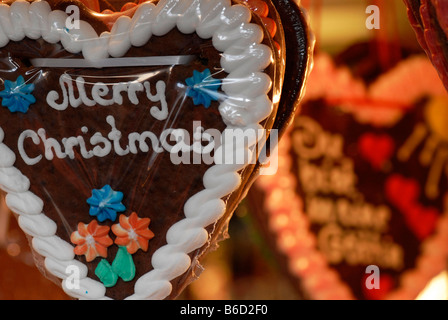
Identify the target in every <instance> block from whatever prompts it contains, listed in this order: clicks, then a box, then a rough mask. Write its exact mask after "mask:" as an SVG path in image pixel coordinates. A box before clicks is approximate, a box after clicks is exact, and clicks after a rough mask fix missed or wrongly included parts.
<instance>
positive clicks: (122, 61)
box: [30, 55, 196, 68]
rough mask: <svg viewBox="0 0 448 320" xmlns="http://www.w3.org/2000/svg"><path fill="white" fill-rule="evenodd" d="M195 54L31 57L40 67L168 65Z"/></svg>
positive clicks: (179, 62) (176, 63)
mask: <svg viewBox="0 0 448 320" xmlns="http://www.w3.org/2000/svg"><path fill="white" fill-rule="evenodd" d="M195 57H196V56H194V55H179V56H156V57H126V58H107V59H100V60H97V61H95V62H93V61H89V60H86V59H58V58H55V59H47V58H36V59H31V60H30V61H31V63H32V64H33V66H35V67H39V68H112V67H140V66H166V65H170V66H171V65H181V64H188V63H190V62H191V61H193V60H194V59H195Z"/></svg>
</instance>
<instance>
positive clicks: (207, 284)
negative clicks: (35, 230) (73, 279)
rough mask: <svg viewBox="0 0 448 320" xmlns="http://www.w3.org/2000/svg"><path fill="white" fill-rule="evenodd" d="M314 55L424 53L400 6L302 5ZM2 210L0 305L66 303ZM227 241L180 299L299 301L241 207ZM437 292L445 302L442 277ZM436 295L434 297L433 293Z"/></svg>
mask: <svg viewBox="0 0 448 320" xmlns="http://www.w3.org/2000/svg"><path fill="white" fill-rule="evenodd" d="M370 4H381V9H382V11H381V26H382V27H381V29H380V30H368V29H367V28H366V26H365V22H366V18H367V16H368V15H367V14H366V12H365V11H366V7H367V6H368V5H370ZM302 6H303V7H304V8H305V9H306V12H307V14H308V17H309V19H310V23H311V26H312V30H313V32H314V34H315V36H316V40H317V42H316V50H317V51H320V52H327V53H329V54H330V55H332V56H336V55H338V54H340V53H341V52H343V51H344V50H346V49H347V48H348V47H350V46H352V45H353V44H357V43H365V42H372V41H378V40H381V39H382V40H384V39H387V40H388V41H392V42H393V43H395V44H397V46H401V47H406V48H408V49H409V50H410V51H413V52H422V53H423V51H422V50H421V48H420V47H419V45H418V43H417V40H416V36H415V33H414V31H413V30H412V28H411V26H410V24H409V21H408V19H407V16H406V8H405V5H404V4H403V1H402V0H382V1H366V0H303V1H302ZM1 206H2V207H1V208H0V299H3V300H4V299H60V300H64V299H69V298H68V297H67V296H66V295H65V294H64V292H63V291H62V290H61V289H60V288H59V287H58V286H56V285H55V284H53V283H52V282H50V281H49V280H47V279H46V278H45V277H44V276H42V275H41V273H40V272H39V271H38V270H37V268H36V267H35V266H34V262H33V257H32V254H31V252H30V249H29V245H28V241H27V239H26V237H25V236H24V234H23V232H22V231H21V230H20V228H19V227H18V226H17V222H16V220H15V218H14V217H13V216H12V215H11V214H10V213H9V212H8V210H7V209H6V208H5V206H4V204H3V203H1ZM228 233H229V238H228V239H227V240H225V241H223V242H221V243H220V244H219V249H218V250H217V251H215V252H212V253H210V254H209V255H208V256H207V257H206V259H205V260H204V261H203V265H204V266H205V270H204V271H203V272H202V274H201V276H200V278H199V279H198V280H196V281H194V282H193V283H192V284H191V285H190V286H189V287H188V288H187V289H186V290H185V291H184V293H183V294H182V295H181V296H180V297H179V299H202V300H206V299H241V300H244V299H269V300H276V299H284V300H294V299H301V298H302V297H301V294H300V293H299V292H298V291H297V290H296V288H295V285H293V283H292V281H291V279H290V278H289V277H288V276H287V275H285V273H284V272H282V268H281V267H280V263H281V261H279V260H278V259H277V257H276V254H275V253H274V252H273V251H272V250H271V247H269V246H268V245H267V243H266V240H265V239H264V236H263V234H262V233H261V232H260V230H259V228H258V226H257V224H256V223H255V222H254V216H253V212H251V210H250V207H249V206H248V205H247V202H246V201H244V202H243V203H242V204H241V205H240V207H239V208H238V210H237V211H236V212H235V215H234V217H233V218H232V220H231V222H230V225H229V231H228ZM441 277H442V281H441V282H438V284H437V286H436V289H435V290H436V291H434V290H433V291H431V292H429V291H428V293H425V294H428V296H424V297H430V298H434V299H439V298H440V299H444V298H446V277H444V276H443V275H442V276H441ZM434 292H435V293H434Z"/></svg>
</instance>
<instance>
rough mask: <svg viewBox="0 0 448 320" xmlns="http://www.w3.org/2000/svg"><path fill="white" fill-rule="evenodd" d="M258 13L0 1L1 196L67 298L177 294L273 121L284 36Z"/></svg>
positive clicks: (199, 6)
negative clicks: (236, 144) (241, 153)
mask: <svg viewBox="0 0 448 320" xmlns="http://www.w3.org/2000/svg"><path fill="white" fill-rule="evenodd" d="M99 5H102V3H101V2H100V3H99ZM269 8H270V10H268V12H265V14H264V13H263V15H264V17H263V16H259V15H256V14H253V13H251V11H250V10H249V9H248V8H247V6H245V5H244V3H239V2H236V1H225V0H222V1H221V0H219V1H206V0H200V1H178V0H177V1H176V0H164V1H159V2H157V1H155V2H145V3H142V4H140V5H132V6H130V9H129V10H123V11H122V12H120V13H116V12H115V13H114V12H105V13H98V12H94V11H92V10H91V9H89V8H87V7H85V6H84V5H83V4H81V3H78V2H67V1H63V2H57V3H56V2H54V3H52V2H50V3H48V2H45V1H36V2H26V1H14V2H12V3H6V2H5V3H2V4H1V5H0V100H1V107H0V188H1V189H2V190H3V191H5V192H6V203H7V205H8V207H9V208H10V209H11V210H12V211H13V212H14V213H15V215H16V217H17V218H18V222H19V225H20V227H21V228H22V229H23V230H24V232H25V233H26V234H27V235H28V237H29V239H30V244H31V247H32V249H33V251H34V252H35V254H36V261H37V266H38V267H39V268H40V269H41V271H42V272H43V273H44V274H45V275H46V276H47V277H49V278H51V279H54V280H55V281H56V282H57V283H59V284H61V286H62V288H63V289H64V291H65V292H66V293H67V294H68V295H70V296H72V297H74V298H82V299H103V298H113V299H124V298H134V299H165V298H167V297H168V298H175V297H176V296H177V294H179V292H180V290H181V289H182V288H183V287H184V286H185V284H187V283H188V281H190V280H191V277H190V273H192V274H194V273H195V272H190V273H189V272H188V270H199V269H198V267H197V262H198V261H197V260H198V258H199V257H201V256H202V254H203V253H204V252H206V251H207V248H208V247H213V246H214V242H216V240H218V239H219V237H220V235H221V234H222V233H223V232H225V229H226V225H227V222H228V219H229V218H230V216H231V214H232V211H233V210H234V209H235V207H236V205H237V204H238V203H239V201H241V198H242V196H243V195H244V192H245V188H246V187H247V179H248V177H249V176H250V173H251V171H252V170H253V168H254V162H253V159H254V157H251V154H254V155H256V154H257V150H258V149H257V148H256V146H257V145H258V146H261V145H262V144H263V139H259V137H258V136H257V137H256V138H253V137H252V138H250V137H251V136H250V135H249V134H248V133H249V132H250V131H252V132H258V130H261V131H264V132H269V129H270V128H271V127H272V123H273V121H274V119H275V117H276V110H277V107H278V101H279V95H280V92H281V86H282V79H283V73H284V51H283V50H282V47H283V45H284V44H283V43H284V38H283V33H282V27H281V23H280V21H279V20H278V18H277V17H276V14H275V9H274V7H273V6H272V4H270V6H269ZM266 15H269V17H272V18H269V17H267V16H266ZM262 18H263V19H266V18H269V19H271V20H272V22H274V25H275V26H277V28H276V29H275V30H272V29H271V30H268V29H267V28H266V24H265V23H263V19H262ZM276 19H277V20H276ZM232 130H233V131H232ZM226 132H231V133H232V134H233V135H231V138H232V139H228V140H225V139H223V136H224V133H226ZM245 136H248V137H249V138H247V137H245ZM233 139H235V141H239V139H240V140H241V139H243V140H244V139H246V140H247V139H248V142H247V144H244V145H243V149H242V150H240V151H244V154H245V155H246V157H244V159H243V160H242V161H240V158H238V157H237V158H236V159H235V158H233V160H235V161H230V162H229V160H228V159H229V157H226V156H225V154H226V152H235V150H234V149H233V148H235V147H233V146H232V143H234V142H232V141H233ZM230 140H232V141H230ZM244 141H245V140H244ZM232 150H233V151H232ZM255 158H256V157H255ZM223 159H224V160H223Z"/></svg>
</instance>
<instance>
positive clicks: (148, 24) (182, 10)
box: [0, 0, 272, 299]
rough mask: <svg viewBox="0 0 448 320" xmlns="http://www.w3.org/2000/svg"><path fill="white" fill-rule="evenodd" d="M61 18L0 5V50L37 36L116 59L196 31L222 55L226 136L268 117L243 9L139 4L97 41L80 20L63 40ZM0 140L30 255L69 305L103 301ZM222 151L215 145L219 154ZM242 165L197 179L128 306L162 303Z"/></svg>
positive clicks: (191, 1)
mask: <svg viewBox="0 0 448 320" xmlns="http://www.w3.org/2000/svg"><path fill="white" fill-rule="evenodd" d="M66 19H67V15H66V14H65V12H62V11H59V10H54V11H51V8H50V6H49V4H48V3H47V2H45V1H36V2H33V3H31V4H30V3H28V2H26V1H23V0H19V1H16V2H14V3H12V4H11V6H8V5H5V4H0V47H3V46H5V45H6V44H7V43H8V42H9V41H10V40H12V41H21V40H22V39H24V38H25V37H28V38H30V39H38V38H40V37H42V38H43V39H44V40H45V41H47V42H49V43H57V42H59V41H61V43H62V45H63V46H64V48H65V49H66V50H67V51H69V52H72V53H80V52H82V54H83V56H84V58H86V59H89V60H92V61H95V60H96V59H103V58H107V57H108V56H112V57H120V56H122V55H124V54H125V53H126V52H127V51H128V50H129V49H130V48H131V46H142V45H144V44H145V43H146V42H147V41H148V40H149V38H150V37H151V35H152V34H154V35H158V36H161V35H164V34H166V33H168V32H169V31H170V30H172V29H173V28H175V27H177V28H178V29H179V30H180V31H181V32H183V33H186V34H190V33H193V32H196V33H197V34H198V35H199V36H200V37H201V38H212V40H213V45H214V46H215V48H216V49H217V50H218V51H220V52H223V54H222V58H221V67H222V68H223V69H224V71H225V72H227V73H228V74H229V75H228V77H227V79H228V80H229V81H227V82H226V81H225V80H224V81H223V85H222V90H223V91H224V92H225V93H226V95H227V96H228V97H229V98H228V99H226V100H225V101H223V102H222V103H221V105H220V107H219V109H220V112H221V115H222V117H223V120H224V122H225V123H226V124H227V129H230V128H232V127H234V126H238V127H240V128H242V129H243V130H245V129H253V128H257V129H258V128H260V129H261V128H262V127H261V126H260V125H259V122H260V121H262V120H263V119H265V118H266V117H267V116H268V115H269V114H270V113H271V111H272V102H271V101H270V99H269V97H268V96H267V93H268V92H269V89H270V86H271V79H270V78H269V77H268V76H267V75H266V74H265V73H263V70H264V69H265V68H266V67H267V66H268V65H269V64H270V63H271V61H272V52H271V50H270V48H269V47H267V46H266V45H263V44H261V41H262V40H263V30H262V28H261V27H260V26H258V25H256V24H252V23H250V20H251V12H250V11H249V9H248V8H246V7H245V6H242V5H232V4H231V1H230V0H183V1H178V0H160V1H159V3H158V4H157V5H154V4H151V3H143V4H141V5H139V7H138V9H137V11H136V12H135V14H134V15H133V17H132V18H129V17H127V16H122V17H120V18H119V19H118V20H117V21H116V22H115V24H114V26H113V27H112V30H111V32H104V33H102V34H101V35H100V36H98V35H97V34H96V32H95V30H94V29H93V28H92V26H91V25H90V24H88V23H87V22H85V21H81V22H80V29H79V30H77V31H74V32H70V34H68V33H67V32H66V31H65V30H64V28H65V21H66ZM11 26H13V27H12V28H11ZM243 96H244V97H245V98H246V99H245V101H244V104H243V105H242V103H241V102H240V101H239V100H238V97H243ZM242 138H243V139H244V137H242ZM3 139H4V132H3V130H2V128H1V127H0V187H1V188H2V189H3V190H4V191H5V192H7V196H6V203H7V205H8V207H9V208H10V209H11V210H12V211H13V212H15V213H16V214H18V215H19V217H18V222H19V225H20V227H21V228H22V229H23V230H24V231H25V233H27V234H29V235H30V236H31V237H32V246H33V248H34V249H35V250H36V252H38V253H39V254H40V255H42V256H43V257H44V258H45V268H46V269H47V270H48V271H49V272H50V273H51V274H52V275H54V276H56V277H58V278H60V279H62V287H63V289H64V291H65V292H66V293H67V294H68V295H70V296H72V297H74V298H79V299H108V297H106V296H105V293H106V288H105V287H104V285H103V284H102V283H101V282H99V281H96V280H93V279H91V278H88V277H87V266H86V265H84V264H83V263H81V262H79V261H78V260H76V259H75V255H74V252H73V246H72V245H71V244H69V243H67V242H66V241H64V240H62V239H61V238H59V237H58V236H56V224H55V222H54V221H52V220H51V219H49V218H48V217H47V216H46V215H45V214H44V213H43V207H44V204H43V201H42V199H40V198H39V197H37V196H36V195H34V194H33V193H32V192H30V191H29V188H30V181H29V179H28V178H27V177H26V176H24V175H23V174H22V173H21V172H20V171H19V170H18V169H17V168H15V167H14V163H15V160H16V156H15V154H14V152H13V151H12V150H11V149H9V148H8V147H7V146H6V145H5V144H4V143H3ZM254 143H256V142H254ZM234 145H238V143H236V144H234ZM250 147H253V145H252V146H249V148H250ZM225 148H226V145H223V146H222V149H225ZM216 153H217V156H218V155H219V154H220V152H219V151H218V152H216ZM216 163H219V159H217V161H216ZM245 166H246V164H241V165H229V164H216V165H214V166H213V167H211V168H210V169H209V170H208V171H207V172H206V173H205V175H204V178H203V182H204V186H205V189H204V190H202V191H201V192H199V193H197V194H196V195H194V196H193V197H191V198H190V199H189V200H188V201H187V202H186V204H185V207H184V212H185V218H184V219H183V220H181V221H179V222H178V223H176V224H174V225H173V226H172V227H171V228H170V229H169V230H168V232H167V235H166V239H167V244H166V245H165V246H163V247H161V248H159V249H158V250H157V251H156V252H155V253H154V255H153V257H152V265H153V267H154V269H153V270H151V271H150V272H148V273H146V274H145V275H143V276H142V277H140V278H139V279H138V280H137V282H136V284H135V287H134V289H135V292H134V294H133V295H132V296H130V297H128V298H129V299H164V298H165V297H167V296H168V295H169V294H170V293H171V290H172V286H171V283H170V281H171V280H172V279H174V278H176V277H178V276H180V275H182V274H183V273H185V272H186V271H187V270H188V269H189V268H190V266H191V260H190V258H189V256H188V253H189V252H192V251H193V250H195V249H198V248H200V247H202V246H203V245H204V244H206V243H207V241H208V233H207V231H206V230H205V227H207V226H208V225H210V224H212V223H214V222H216V221H217V220H218V219H219V218H220V217H221V216H222V215H223V214H224V213H225V210H226V204H225V202H224V201H223V200H222V198H223V197H225V196H226V195H229V194H230V193H231V192H233V191H234V190H236V189H237V188H238V187H239V186H240V183H241V177H240V175H239V174H238V172H239V171H240V170H241V169H243V168H244V167H245ZM69 265H76V266H78V267H79V270H80V276H81V279H80V288H79V289H68V288H67V286H66V285H65V281H66V279H67V277H68V274H67V273H66V268H67V267H68V266H69Z"/></svg>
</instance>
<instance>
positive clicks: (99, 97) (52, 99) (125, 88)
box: [47, 74, 168, 121]
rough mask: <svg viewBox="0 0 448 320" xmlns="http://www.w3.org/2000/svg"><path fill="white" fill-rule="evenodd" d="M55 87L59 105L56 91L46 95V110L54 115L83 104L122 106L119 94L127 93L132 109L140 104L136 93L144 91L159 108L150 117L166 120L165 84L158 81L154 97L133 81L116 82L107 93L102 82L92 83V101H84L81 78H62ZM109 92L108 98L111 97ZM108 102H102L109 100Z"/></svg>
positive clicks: (105, 86) (85, 93)
mask: <svg viewBox="0 0 448 320" xmlns="http://www.w3.org/2000/svg"><path fill="white" fill-rule="evenodd" d="M73 82H76V88H77V91H78V92H79V97H75V90H74V87H73ZM59 86H60V88H61V93H62V101H61V102H57V101H58V100H59V99H60V98H61V94H60V93H59V92H57V91H56V90H52V91H50V92H49V93H48V94H47V103H48V105H49V106H50V107H52V108H53V109H55V110H58V111H64V110H66V109H67V108H68V107H69V106H71V107H73V108H77V107H79V106H80V105H81V104H84V105H86V106H88V107H93V106H95V105H97V104H99V105H101V106H111V105H113V104H117V105H122V104H123V97H122V93H123V92H127V97H128V99H129V101H130V102H131V103H132V104H134V105H139V104H140V101H139V98H138V96H137V93H139V92H144V91H146V97H147V98H148V100H149V101H151V102H160V107H157V106H152V107H151V109H150V113H151V115H152V116H153V117H154V118H155V119H157V120H160V121H162V120H165V119H167V117H168V104H167V101H166V83H165V82H163V81H161V80H159V81H157V83H156V86H155V87H156V94H154V95H153V94H152V93H151V85H150V83H149V82H148V81H145V82H144V83H143V84H142V83H140V82H136V81H130V82H127V83H126V82H120V83H116V84H114V85H112V88H111V89H110V88H109V86H108V85H106V84H105V83H103V82H98V83H95V84H94V85H93V86H92V89H91V91H92V99H93V100H91V99H90V98H88V97H87V92H86V89H85V87H86V82H85V80H84V78H83V77H78V78H76V81H73V79H72V78H71V77H70V76H69V75H67V74H63V75H61V77H60V78H59ZM111 90H112V94H111ZM110 95H111V98H109V99H106V97H108V96H110Z"/></svg>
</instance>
